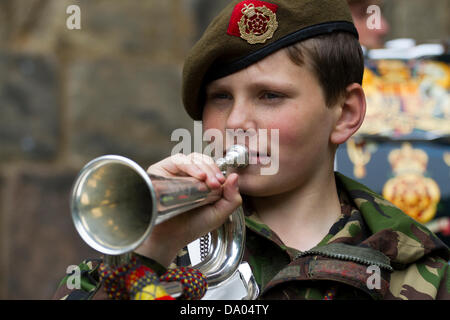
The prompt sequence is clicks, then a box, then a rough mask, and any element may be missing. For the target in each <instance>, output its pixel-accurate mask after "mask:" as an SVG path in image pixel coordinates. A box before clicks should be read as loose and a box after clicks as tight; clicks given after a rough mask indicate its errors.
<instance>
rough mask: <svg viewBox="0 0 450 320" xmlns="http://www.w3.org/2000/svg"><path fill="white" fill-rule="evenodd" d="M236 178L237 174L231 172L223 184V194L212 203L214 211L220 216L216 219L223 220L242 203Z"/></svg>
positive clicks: (237, 177) (237, 178)
mask: <svg viewBox="0 0 450 320" xmlns="http://www.w3.org/2000/svg"><path fill="white" fill-rule="evenodd" d="M238 180H239V176H238V175H237V174H236V173H232V174H230V175H229V176H228V178H227V180H226V181H225V183H224V184H223V193H222V195H223V196H222V198H221V199H220V200H219V201H217V202H216V203H215V204H214V208H215V210H214V211H215V212H216V214H217V215H219V216H220V217H217V219H218V220H223V221H225V220H226V218H227V217H228V216H229V215H230V214H232V213H233V211H234V210H236V209H237V208H238V207H239V206H240V205H241V204H242V197H241V195H240V193H239V185H238Z"/></svg>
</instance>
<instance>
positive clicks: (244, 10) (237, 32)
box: [227, 0, 278, 44]
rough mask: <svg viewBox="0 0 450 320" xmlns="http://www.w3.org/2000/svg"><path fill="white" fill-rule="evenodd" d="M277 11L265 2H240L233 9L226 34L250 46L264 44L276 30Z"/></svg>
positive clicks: (275, 6)
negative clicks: (244, 41) (238, 38)
mask: <svg viewBox="0 0 450 320" xmlns="http://www.w3.org/2000/svg"><path fill="white" fill-rule="evenodd" d="M277 9H278V6H277V5H275V4H272V3H268V2H265V1H254V0H248V1H242V2H240V3H238V4H237V5H236V6H235V7H234V10H233V13H232V15H231V19H230V24H229V26H228V30H227V33H228V34H229V35H232V36H237V37H241V38H242V39H244V40H246V41H247V42H248V43H250V44H256V43H265V42H266V41H267V40H268V39H271V38H272V37H273V34H274V32H275V31H276V30H277V28H278V21H277V15H276V12H277Z"/></svg>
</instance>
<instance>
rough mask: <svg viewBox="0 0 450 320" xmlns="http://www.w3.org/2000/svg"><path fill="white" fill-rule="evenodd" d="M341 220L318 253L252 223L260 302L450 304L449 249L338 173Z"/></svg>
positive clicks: (250, 249) (249, 252)
mask: <svg viewBox="0 0 450 320" xmlns="http://www.w3.org/2000/svg"><path fill="white" fill-rule="evenodd" d="M336 182H337V186H338V190H339V198H340V202H341V216H340V218H339V219H338V221H337V222H336V223H334V225H333V226H332V227H331V228H330V231H329V233H328V235H326V236H325V237H324V238H323V240H322V241H321V242H320V243H319V244H318V245H317V246H316V247H315V248H312V249H311V250H308V251H305V252H300V251H298V250H295V249H292V248H288V247H286V246H285V245H284V244H283V243H282V241H281V240H280V238H279V237H278V236H277V235H276V234H275V233H274V232H273V231H271V230H270V229H269V228H268V227H267V226H265V225H264V224H262V223H261V222H259V221H258V219H257V218H256V217H255V215H250V216H249V217H247V247H246V253H245V260H247V261H248V262H249V264H250V265H251V267H252V270H253V273H254V276H255V278H256V281H257V282H258V284H259V286H260V288H261V291H262V294H261V295H260V298H261V299H389V300H390V299H420V300H424V299H450V278H449V264H448V261H449V259H450V252H449V249H448V248H447V247H446V246H445V244H444V243H443V242H442V241H441V240H439V239H438V238H437V237H436V235H434V234H433V233H432V232H431V231H429V230H428V229H426V228H425V227H424V226H423V225H421V224H419V223H418V222H416V221H414V220H413V219H412V218H410V217H409V216H407V215H406V214H404V213H403V212H402V211H400V210H399V209H398V208H396V207H395V206H394V205H392V204H391V203H389V202H388V201H386V200H385V199H383V198H382V197H381V196H379V195H377V194H376V193H374V192H373V191H371V190H369V189H368V188H366V187H365V186H363V185H361V184H359V183H357V182H355V181H353V180H351V179H349V178H347V177H345V176H343V175H341V174H339V173H336Z"/></svg>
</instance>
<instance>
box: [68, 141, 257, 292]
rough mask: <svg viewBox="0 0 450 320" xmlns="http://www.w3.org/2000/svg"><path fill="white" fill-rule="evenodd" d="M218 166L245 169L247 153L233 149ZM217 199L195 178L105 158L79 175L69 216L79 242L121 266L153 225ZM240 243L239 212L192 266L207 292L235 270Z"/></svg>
mask: <svg viewBox="0 0 450 320" xmlns="http://www.w3.org/2000/svg"><path fill="white" fill-rule="evenodd" d="M216 164H217V165H218V166H219V169H220V170H221V171H222V172H224V173H226V171H227V169H228V168H229V167H235V168H236V167H245V166H247V165H248V150H247V148H246V147H245V146H241V145H234V146H232V147H231V148H230V149H228V151H227V154H226V156H225V158H221V159H219V160H217V161H216ZM220 197H221V189H216V190H210V189H209V188H208V187H207V185H206V183H205V182H203V181H200V180H197V179H195V178H192V177H175V178H166V177H160V176H156V175H152V174H148V173H147V172H146V171H145V170H144V169H143V168H142V167H140V166H139V165H138V164H137V163H135V162H134V161H132V160H130V159H128V158H125V157H121V156H116V155H107V156H102V157H99V158H96V159H94V160H92V161H91V162H89V163H88V164H87V165H86V166H85V167H84V168H83V169H82V170H81V172H80V173H79V175H78V177H77V179H76V181H75V184H74V186H73V191H72V197H71V212H72V219H73V222H74V224H75V227H76V230H77V231H78V233H79V234H80V236H81V237H82V239H83V240H84V241H85V242H86V243H87V244H88V245H89V246H91V247H92V248H93V249H95V250H97V251H99V252H101V253H103V254H105V258H106V261H109V262H111V263H119V262H122V261H123V259H125V260H126V259H127V258H126V257H127V256H128V255H129V254H130V253H131V252H133V251H134V250H135V249H136V248H138V247H139V246H140V245H141V244H142V243H143V241H144V240H145V239H146V238H147V237H148V236H149V235H150V233H151V231H152V229H153V227H154V226H155V225H158V224H159V223H161V222H163V221H166V220H167V219H170V218H172V217H174V216H176V215H178V214H181V213H183V212H186V211H189V210H191V209H193V208H196V207H200V206H203V205H206V204H210V203H212V202H214V201H217V200H218V199H219V198H220ZM173 232H177V231H176V230H174V231H173ZM244 244H245V221H244V215H243V211H242V207H239V208H238V209H237V210H236V211H235V212H234V213H233V214H232V215H231V216H230V218H229V220H228V221H227V222H226V223H225V224H224V225H223V226H222V227H221V228H219V229H217V230H215V231H213V232H211V244H210V251H209V253H208V255H207V256H206V257H205V259H204V260H203V261H202V262H201V263H200V264H199V265H197V266H195V267H196V268H198V269H200V271H201V272H203V273H204V274H205V275H206V277H207V281H208V286H209V287H214V286H216V285H219V284H220V283H221V282H223V281H225V280H226V279H227V278H228V277H230V275H231V274H233V273H234V272H235V271H236V269H237V268H238V266H239V264H240V262H241V260H242V256H243V248H244ZM124 257H125V258H124Z"/></svg>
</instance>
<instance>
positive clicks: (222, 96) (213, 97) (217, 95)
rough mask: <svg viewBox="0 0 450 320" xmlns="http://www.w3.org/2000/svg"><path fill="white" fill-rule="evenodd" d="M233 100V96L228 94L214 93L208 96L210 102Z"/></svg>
mask: <svg viewBox="0 0 450 320" xmlns="http://www.w3.org/2000/svg"><path fill="white" fill-rule="evenodd" d="M228 99H231V95H230V94H229V93H226V92H214V93H210V94H208V100H228Z"/></svg>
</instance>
